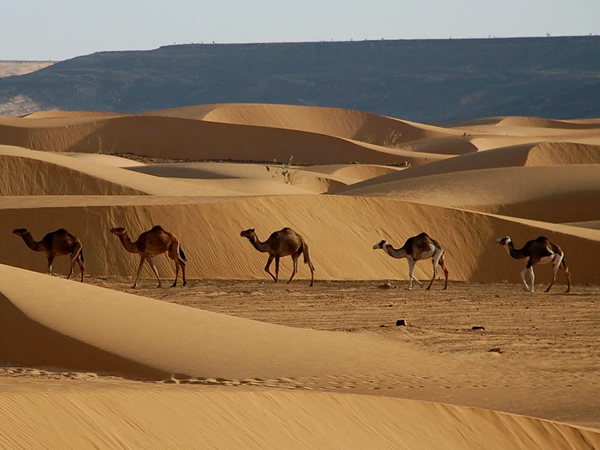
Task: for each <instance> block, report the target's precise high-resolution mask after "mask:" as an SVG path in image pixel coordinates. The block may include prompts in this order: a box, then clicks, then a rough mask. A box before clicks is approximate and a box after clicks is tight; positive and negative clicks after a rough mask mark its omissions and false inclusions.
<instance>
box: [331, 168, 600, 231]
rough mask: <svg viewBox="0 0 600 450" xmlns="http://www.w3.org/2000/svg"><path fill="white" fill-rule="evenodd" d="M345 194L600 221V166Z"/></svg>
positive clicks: (479, 175)
mask: <svg viewBox="0 0 600 450" xmlns="http://www.w3.org/2000/svg"><path fill="white" fill-rule="evenodd" d="M374 181H375V180H371V182H374ZM549 185H550V186H549ZM472 186H477V189H476V190H473V189H472ZM499 187H500V188H499ZM338 192H340V191H338ZM342 192H343V193H344V194H346V195H360V196H385V197H393V198H396V199H402V200H405V201H410V202H415V203H421V204H427V205H438V206H445V207H457V208H466V209H469V210H477V211H487V212H493V213H496V214H502V215H508V216H513V217H522V218H527V219H534V220H540V221H545V222H555V223H557V222H558V223H559V222H569V221H577V220H593V219H598V218H600V216H599V215H598V214H600V213H597V212H596V208H595V205H597V204H598V201H599V200H600V166H599V165H598V164H581V165H579V164H577V165H569V166H558V165H557V166H543V167H506V168H498V169H485V170H470V171H466V172H454V173H446V174H440V175H431V176H423V177H418V178H411V179H404V180H400V181H388V182H384V183H380V184H375V185H371V186H365V187H362V188H361V187H354V188H346V189H344V190H343V191H342ZM548 205H553V207H552V208H548Z"/></svg>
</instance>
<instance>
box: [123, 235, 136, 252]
mask: <svg viewBox="0 0 600 450" xmlns="http://www.w3.org/2000/svg"><path fill="white" fill-rule="evenodd" d="M119 240H120V241H121V244H123V247H125V250H127V251H128V252H130V253H138V249H137V247H136V245H135V244H134V243H133V242H131V239H130V238H129V236H127V235H126V234H124V235H121V236H119Z"/></svg>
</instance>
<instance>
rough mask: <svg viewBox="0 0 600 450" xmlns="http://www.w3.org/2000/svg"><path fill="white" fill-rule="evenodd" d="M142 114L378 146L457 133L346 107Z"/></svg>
mask: <svg viewBox="0 0 600 450" xmlns="http://www.w3.org/2000/svg"><path fill="white" fill-rule="evenodd" d="M143 115H149V116H162V117H173V118H180V119H194V120H205V121H208V122H219V123H229V124H238V125H252V126H257V127H269V128H284V129H289V130H298V131H307V132H311V133H320V134H327V135H331V136H338V137H342V138H347V139H354V140H358V141H365V142H371V143H373V144H378V145H384V143H385V141H386V139H387V140H390V139H392V138H394V139H395V140H396V141H397V142H398V143H400V142H408V141H415V140H419V139H426V138H436V137H444V136H452V135H458V134H459V132H457V131H454V130H447V129H445V128H443V127H436V126H432V125H425V124H418V123H415V122H409V121H406V120H399V119H395V118H392V117H386V116H380V115H376V114H369V113H366V112H361V111H354V110H350V109H341V108H323V107H311V106H295V105H277V104H253V103H226V104H215V105H197V106H188V107H180V108H173V109H165V110H160V111H152V112H149V113H144V114H143Z"/></svg>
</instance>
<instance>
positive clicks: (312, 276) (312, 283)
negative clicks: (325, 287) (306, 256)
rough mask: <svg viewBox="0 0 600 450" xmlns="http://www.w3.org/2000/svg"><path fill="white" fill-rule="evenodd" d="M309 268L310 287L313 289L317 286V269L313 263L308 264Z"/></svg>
mask: <svg viewBox="0 0 600 450" xmlns="http://www.w3.org/2000/svg"><path fill="white" fill-rule="evenodd" d="M308 267H310V287H313V285H314V284H315V267H314V266H313V265H312V263H311V262H309V263H308Z"/></svg>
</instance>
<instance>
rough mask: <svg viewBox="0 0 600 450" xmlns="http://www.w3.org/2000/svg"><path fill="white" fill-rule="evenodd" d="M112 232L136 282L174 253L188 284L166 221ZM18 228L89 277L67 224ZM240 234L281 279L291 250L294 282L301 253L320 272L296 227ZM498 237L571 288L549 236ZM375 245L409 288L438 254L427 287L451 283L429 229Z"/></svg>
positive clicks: (528, 269)
mask: <svg viewBox="0 0 600 450" xmlns="http://www.w3.org/2000/svg"><path fill="white" fill-rule="evenodd" d="M110 231H111V233H112V234H114V235H115V236H117V237H118V238H119V240H120V241H121V244H123V247H124V248H125V250H127V251H128V252H130V253H138V254H139V255H140V263H139V266H138V270H137V275H136V277H135V282H134V283H133V287H134V288H135V287H136V286H137V283H138V280H139V278H140V274H141V272H142V267H143V266H144V262H145V261H148V264H149V265H150V268H151V269H152V271H153V272H154V274H155V275H156V279H157V280H158V287H161V280H160V277H159V275H158V270H157V269H156V266H155V265H154V262H153V260H152V258H154V257H155V256H158V255H161V254H163V253H166V254H167V256H168V257H169V258H171V259H172V260H173V261H174V262H175V281H174V282H173V285H172V287H175V286H176V285H177V278H178V276H179V268H180V267H181V274H182V279H183V285H184V286H185V285H186V283H187V282H186V279H185V263H186V261H187V258H186V256H185V253H184V252H183V249H182V248H181V247H180V245H179V241H178V240H177V238H176V237H175V236H174V235H173V233H169V232H168V231H166V230H165V229H163V228H162V227H161V226H159V225H156V226H154V227H153V228H152V229H150V230H148V231H145V232H144V233H142V234H140V235H139V236H138V239H137V240H136V241H135V242H132V241H131V238H130V237H129V236H128V234H127V229H125V228H123V227H117V228H112V229H111V230H110ZM13 233H14V234H16V235H17V236H20V237H22V238H23V240H24V241H25V244H27V246H28V247H29V248H30V249H32V250H34V251H37V252H44V253H45V254H46V257H47V259H48V273H49V274H50V275H52V263H53V261H54V258H55V257H57V256H62V255H69V258H70V261H71V268H70V270H69V274H68V276H67V279H69V278H70V277H71V275H72V273H73V268H74V267H75V263H77V264H78V265H79V270H80V272H81V282H82V283H83V276H84V272H85V269H84V266H83V246H82V245H81V241H80V240H79V239H78V238H77V237H75V236H73V235H72V234H71V233H69V232H68V231H67V230H65V229H63V228H61V229H59V230H56V231H53V232H50V233H48V234H46V235H45V236H44V238H43V239H42V240H41V241H38V242H36V241H35V240H34V239H33V237H32V235H31V233H30V232H29V231H27V229H26V228H17V229H15V230H13ZM240 236H242V237H245V238H247V239H248V240H249V241H250V243H251V244H252V246H253V247H254V248H255V249H256V250H258V251H259V252H263V253H268V254H269V258H268V260H267V265H266V266H265V269H264V270H265V272H267V273H268V274H269V275H270V276H271V277H272V278H273V280H274V281H275V283H277V281H278V279H279V260H280V258H281V257H284V256H291V258H292V261H293V270H292V274H291V276H290V279H289V280H288V283H289V282H290V281H292V280H293V278H294V276H295V275H296V273H297V271H298V259H299V258H300V256H301V255H304V263H305V264H307V265H308V267H309V268H310V274H311V278H310V285H311V286H313V285H314V272H315V268H314V266H313V264H312V262H311V260H310V254H309V250H308V244H307V242H306V240H305V239H304V238H303V237H302V236H301V235H300V234H298V233H296V232H295V231H294V230H292V229H291V228H283V229H282V230H279V231H275V232H273V233H272V234H271V235H270V236H269V238H268V239H267V240H266V241H264V242H261V241H260V240H259V239H258V237H257V236H256V232H255V230H254V229H249V230H244V231H242V232H241V233H240ZM496 243H497V244H499V245H502V246H504V247H505V248H506V250H507V251H508V254H509V255H510V256H511V257H512V258H514V259H523V260H525V268H524V269H523V270H522V271H521V278H522V280H523V283H524V284H525V289H526V290H528V291H529V292H534V281H535V275H534V272H533V266H534V265H535V264H545V263H552V266H553V277H552V281H551V282H550V285H549V286H548V288H547V289H546V292H549V291H550V289H551V288H552V285H553V284H554V282H555V281H556V277H557V274H558V270H559V269H561V270H562V271H563V272H564V273H565V276H566V278H567V293H568V292H571V274H570V273H569V269H568V268H567V263H566V262H565V253H564V252H563V251H562V250H561V248H560V247H559V246H558V245H556V244H554V243H552V242H550V240H549V239H548V238H546V237H544V236H539V237H538V238H537V239H534V240H531V241H528V242H527V243H526V244H525V245H524V246H523V247H522V248H521V249H516V248H515V247H514V244H513V242H512V240H511V239H510V237H509V236H505V237H502V238H500V239H497V240H496ZM373 249H375V250H377V249H382V250H383V251H385V252H386V253H387V254H388V255H390V256H391V257H393V258H399V259H401V258H406V260H407V262H408V269H409V282H408V286H407V287H406V289H407V290H411V289H412V285H413V281H416V282H417V284H419V286H423V284H422V283H421V282H420V281H419V280H417V279H416V278H415V276H414V268H415V264H416V263H417V261H420V260H425V259H429V258H431V259H432V263H433V276H432V278H431V281H430V282H429V285H428V286H427V289H428V290H429V289H431V286H432V285H433V282H434V280H435V279H436V278H437V268H438V265H439V266H440V267H441V268H442V270H443V271H444V277H445V283H444V289H447V288H448V270H447V269H446V263H445V260H444V253H445V251H444V249H443V248H442V247H441V245H440V244H439V243H438V242H437V241H435V240H434V239H432V238H431V237H429V236H428V235H427V234H426V233H421V234H419V235H417V236H413V237H411V238H409V239H408V240H407V241H406V242H405V243H404V245H403V246H402V247H401V248H399V249H395V248H394V247H393V246H392V245H391V244H389V243H387V242H386V241H385V240H381V241H380V242H378V243H377V244H375V245H374V246H373ZM273 259H275V275H273V273H271V271H270V266H271V263H272V262H273ZM528 273H529V277H530V280H531V282H530V283H528V282H527V279H526V275H527V274H528Z"/></svg>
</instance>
